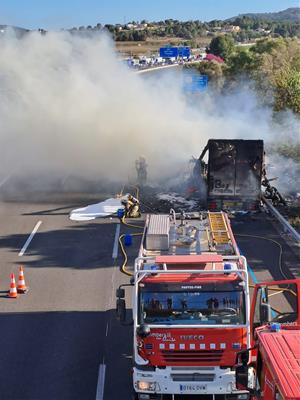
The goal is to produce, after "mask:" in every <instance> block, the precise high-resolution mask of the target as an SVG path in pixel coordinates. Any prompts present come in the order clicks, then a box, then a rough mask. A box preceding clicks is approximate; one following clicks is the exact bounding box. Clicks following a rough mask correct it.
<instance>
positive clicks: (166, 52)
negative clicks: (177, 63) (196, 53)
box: [159, 47, 178, 58]
mask: <svg viewBox="0 0 300 400" xmlns="http://www.w3.org/2000/svg"><path fill="white" fill-rule="evenodd" d="M159 55H160V57H162V58H173V57H174V58H177V57H178V47H161V48H160V49H159Z"/></svg>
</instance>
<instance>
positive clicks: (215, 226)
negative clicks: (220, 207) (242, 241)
mask: <svg viewBox="0 0 300 400" xmlns="http://www.w3.org/2000/svg"><path fill="white" fill-rule="evenodd" d="M208 219H209V224H210V231H211V235H212V239H213V241H214V242H215V243H216V244H227V243H229V242H230V236H229V233H228V228H227V224H226V221H225V218H224V214H223V212H208Z"/></svg>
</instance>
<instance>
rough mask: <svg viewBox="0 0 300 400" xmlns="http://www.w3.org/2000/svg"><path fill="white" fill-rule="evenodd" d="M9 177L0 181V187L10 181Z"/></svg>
mask: <svg viewBox="0 0 300 400" xmlns="http://www.w3.org/2000/svg"><path fill="white" fill-rule="evenodd" d="M10 177H11V175H8V176H7V177H6V178H4V179H2V181H1V182H0V187H1V186H3V185H4V184H5V183H6V182H7V181H8V180H9V179H10Z"/></svg>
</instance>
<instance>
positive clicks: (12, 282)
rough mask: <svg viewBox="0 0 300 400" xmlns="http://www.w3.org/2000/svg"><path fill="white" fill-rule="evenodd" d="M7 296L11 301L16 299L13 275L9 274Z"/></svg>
mask: <svg viewBox="0 0 300 400" xmlns="http://www.w3.org/2000/svg"><path fill="white" fill-rule="evenodd" d="M7 296H8V297H11V298H13V299H16V298H17V297H18V293H17V288H16V281H15V274H10V288H9V292H8V295H7Z"/></svg>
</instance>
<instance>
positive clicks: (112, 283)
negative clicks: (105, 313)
mask: <svg viewBox="0 0 300 400" xmlns="http://www.w3.org/2000/svg"><path fill="white" fill-rule="evenodd" d="M116 271H117V267H114V270H113V273H112V274H111V287H112V291H111V295H110V299H109V305H108V306H109V307H113V304H114V300H115V292H116V290H115V277H116Z"/></svg>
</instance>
